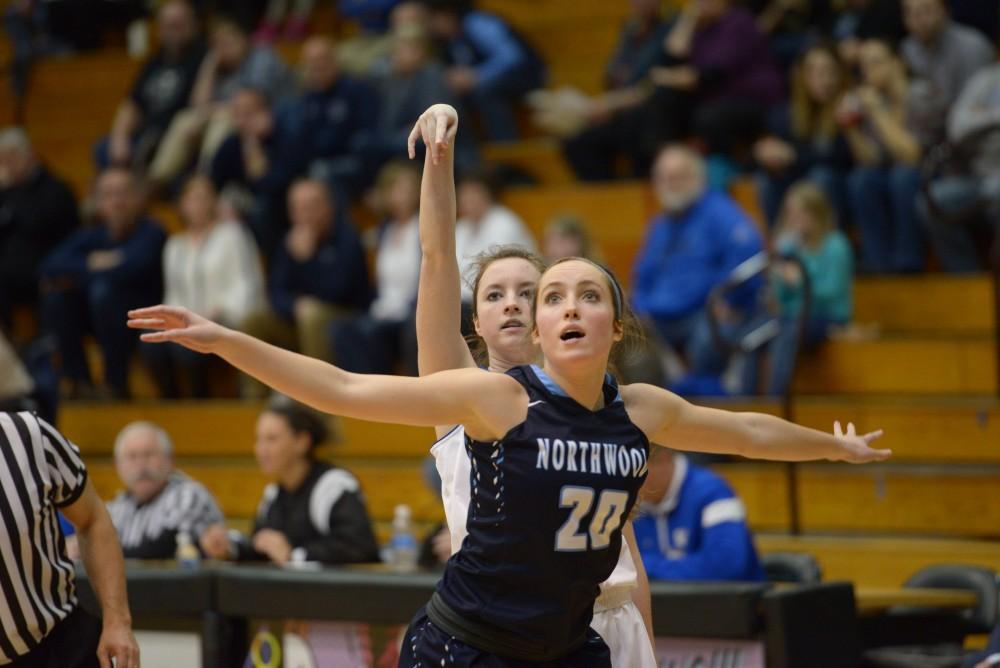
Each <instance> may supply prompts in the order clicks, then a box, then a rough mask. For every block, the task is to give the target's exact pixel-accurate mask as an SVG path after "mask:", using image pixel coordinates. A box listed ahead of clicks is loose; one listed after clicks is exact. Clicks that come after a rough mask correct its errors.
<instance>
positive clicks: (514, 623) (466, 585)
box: [438, 366, 649, 656]
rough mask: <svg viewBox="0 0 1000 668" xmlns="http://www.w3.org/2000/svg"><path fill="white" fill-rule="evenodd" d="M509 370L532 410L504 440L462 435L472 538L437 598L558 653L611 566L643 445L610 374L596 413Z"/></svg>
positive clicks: (543, 380) (642, 465)
mask: <svg viewBox="0 0 1000 668" xmlns="http://www.w3.org/2000/svg"><path fill="white" fill-rule="evenodd" d="M508 375H509V376H511V377H512V378H514V379H515V380H517V381H518V382H519V383H521V385H522V386H523V387H524V388H525V390H526V391H527V393H528V397H529V400H528V401H529V403H528V415H527V417H526V418H525V420H524V422H522V423H521V424H519V425H517V426H516V427H514V428H512V429H511V430H510V431H509V432H508V433H507V435H506V436H504V438H502V439H501V440H498V441H493V442H479V441H473V440H472V439H469V438H467V439H466V447H467V448H468V451H469V456H470V458H471V463H472V470H471V475H470V489H471V500H470V504H469V515H468V521H467V528H468V536H467V537H466V538H465V540H464V542H463V543H462V549H461V550H460V551H459V552H458V553H456V554H455V555H454V556H453V557H452V558H451V560H450V561H449V562H448V567H447V569H446V570H445V574H444V576H443V578H442V580H441V582H440V584H439V585H438V596H439V597H440V598H441V599H442V600H443V601H444V603H446V604H447V605H448V607H450V608H451V609H452V610H453V611H454V612H455V613H458V614H459V615H461V616H462V617H463V618H465V619H467V620H471V621H473V622H477V623H478V624H481V625H486V626H490V627H494V628H498V629H500V630H502V631H505V632H506V634H509V635H511V636H514V637H517V638H522V639H524V640H525V641H528V642H531V643H532V644H535V645H538V646H540V647H543V648H544V650H543V651H544V654H545V655H549V656H559V655H560V654H561V653H562V652H563V651H564V650H566V651H568V650H570V649H572V648H573V647H574V646H575V645H578V644H579V643H580V642H581V640H582V639H583V637H584V635H585V634H586V631H587V629H588V627H589V625H590V619H591V614H592V612H593V607H594V600H595V599H596V598H597V596H598V593H599V584H600V583H601V582H603V581H604V580H606V579H607V578H608V576H609V575H610V574H611V572H612V571H613V570H614V567H615V564H616V563H617V562H618V558H619V553H620V549H621V541H622V536H621V525H622V523H623V522H624V521H625V519H626V518H627V516H628V513H629V512H630V511H631V509H632V506H633V504H634V503H635V501H636V495H637V493H638V490H639V487H640V486H641V485H642V482H643V480H644V479H645V477H646V461H647V457H648V453H649V442H648V440H647V439H646V436H645V434H643V433H642V431H640V430H639V428H638V427H636V426H635V425H634V424H633V423H632V421H631V420H630V419H629V417H628V415H627V414H626V412H625V405H624V403H623V402H622V399H621V395H620V394H619V392H618V386H617V384H616V383H615V382H614V381H613V380H612V379H611V377H610V376H609V377H608V379H607V381H606V382H605V384H604V388H603V391H604V401H605V406H604V408H602V409H600V410H597V411H591V410H588V409H587V408H584V407H583V406H581V405H580V404H578V403H577V402H576V401H574V400H573V399H571V398H570V397H569V396H567V395H566V394H565V392H563V391H562V390H561V389H560V388H559V387H558V386H556V385H555V383H554V382H553V381H552V380H551V379H550V378H549V377H548V376H547V375H546V374H545V373H544V372H543V371H542V370H541V369H540V368H538V367H536V366H521V367H516V368H514V369H511V370H510V371H509V372H508Z"/></svg>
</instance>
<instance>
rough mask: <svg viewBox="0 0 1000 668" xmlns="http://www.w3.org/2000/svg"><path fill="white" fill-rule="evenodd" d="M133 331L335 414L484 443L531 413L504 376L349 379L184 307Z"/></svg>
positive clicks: (472, 373)
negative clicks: (457, 429)
mask: <svg viewBox="0 0 1000 668" xmlns="http://www.w3.org/2000/svg"><path fill="white" fill-rule="evenodd" d="M128 326H129V327H130V328H132V329H146V330H155V331H152V332H147V333H145V334H143V335H142V336H141V338H142V340H143V341H146V342H149V343H165V342H173V343H177V344H180V345H182V346H184V347H186V348H190V349H191V350H195V351H198V352H202V353H214V354H216V355H218V356H219V357H221V358H222V359H224V360H226V361H227V362H229V363H230V364H232V365H233V366H235V367H236V368H237V369H239V370H240V371H243V372H244V373H246V374H248V375H250V376H253V377H254V378H256V379H257V380H259V381H261V382H262V383H264V384H265V385H268V386H270V387H272V388H274V389H275V390H277V391H279V392H281V393H283V394H286V395H288V396H290V397H292V398H293V399H296V400H297V401H301V402H302V403H305V404H308V405H310V406H312V407H313V408H316V409H318V410H321V411H325V412H327V413H333V414H336V415H344V416H347V417H354V418H358V419H362V420H371V421H373V422H390V423H394V424H409V425H415V426H428V427H432V426H434V425H439V424H462V425H465V426H466V429H467V430H469V431H473V432H474V433H475V434H476V436H477V437H482V438H499V437H501V436H503V435H504V434H505V433H506V432H507V430H509V429H510V428H511V427H513V426H514V425H516V424H518V423H520V422H521V421H523V420H524V416H525V414H526V413H527V401H528V400H527V394H526V393H525V392H524V390H523V388H521V386H520V385H519V384H518V383H517V381H515V380H514V379H512V378H510V377H508V376H505V375H502V374H491V373H483V372H482V371H479V370H478V369H457V370H453V371H446V372H442V373H439V374H434V375H432V376H424V377H421V378H412V377H405V376H377V375H368V374H356V373H349V372H347V371H344V370H343V369H340V368H338V367H336V366H334V365H332V364H328V363H327V362H323V361H321V360H317V359H314V358H311V357H306V356H305V355H300V354H298V353H293V352H291V351H289V350H284V349H282V348H278V347H277V346H272V345H270V344H268V343H265V342H263V341H261V340H259V339H255V338H254V337H252V336H248V335H247V334H243V333H242V332H237V331H234V330H231V329H228V328H226V327H223V326H222V325H219V324H218V323H215V322H212V321H211V320H208V319H207V318H203V317H201V316H199V315H197V314H195V313H192V312H191V311H189V310H187V309H185V308H183V307H179V306H163V305H160V306H151V307H148V308H142V309H137V310H134V311H130V312H129V320H128Z"/></svg>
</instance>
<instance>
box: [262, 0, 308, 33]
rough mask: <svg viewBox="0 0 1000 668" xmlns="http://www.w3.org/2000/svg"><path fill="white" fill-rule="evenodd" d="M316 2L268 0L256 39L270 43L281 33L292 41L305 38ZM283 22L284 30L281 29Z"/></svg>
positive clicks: (306, 0) (305, 0)
mask: <svg viewBox="0 0 1000 668" xmlns="http://www.w3.org/2000/svg"><path fill="white" fill-rule="evenodd" d="M289 4H291V7H289ZM315 4H316V2H315V0H268V2H267V9H265V10H264V17H263V18H262V19H261V22H260V26H259V27H258V28H257V32H255V33H254V35H253V37H254V40H255V41H257V42H264V43H269V42H273V41H274V40H276V39H277V38H278V36H279V35H280V36H281V38H282V39H284V40H287V41H290V42H297V41H300V40H302V39H304V38H305V37H306V35H308V34H309V16H310V15H311V14H312V10H313V5H315ZM282 24H284V26H285V28H284V30H282V29H281V26H282Z"/></svg>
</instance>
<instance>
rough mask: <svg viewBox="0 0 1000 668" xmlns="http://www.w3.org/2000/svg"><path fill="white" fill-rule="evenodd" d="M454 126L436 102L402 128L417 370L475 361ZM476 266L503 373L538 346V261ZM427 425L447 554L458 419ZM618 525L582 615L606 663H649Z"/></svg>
mask: <svg viewBox="0 0 1000 668" xmlns="http://www.w3.org/2000/svg"><path fill="white" fill-rule="evenodd" d="M439 127H441V128H444V131H445V132H444V137H443V142H441V144H443V145H438V146H437V147H435V146H434V144H435V140H436V139H437V134H438V128H439ZM457 129H458V113H457V112H456V111H455V109H454V108H453V107H451V106H449V105H445V104H438V105H434V106H433V107H431V108H429V109H428V110H427V111H426V112H424V114H422V115H421V117H420V119H419V120H418V121H417V124H416V126H415V127H414V129H413V132H412V133H411V135H410V157H411V158H412V157H414V153H415V142H416V140H417V139H418V138H421V139H423V141H424V143H425V145H426V146H427V149H428V150H427V153H426V155H425V157H424V172H423V183H422V191H423V192H422V193H421V201H422V202H423V206H421V207H420V241H421V247H422V248H423V256H422V258H421V264H420V284H419V290H418V298H417V350H418V358H419V367H420V374H421V375H426V374H429V373H436V372H438V371H444V370H446V369H461V368H474V367H475V366H476V362H475V360H473V357H472V355H471V354H470V352H469V346H468V345H467V344H466V342H465V340H464V339H463V338H462V335H461V331H460V325H461V323H460V319H461V280H462V278H463V277H461V276H460V273H459V271H460V270H459V265H458V260H457V258H456V256H455V181H454V167H453V152H452V151H451V150H450V149H451V148H452V145H451V142H452V141H453V139H454V136H455V133H456V131H457ZM435 148H436V153H437V154H436V155H435V151H434V149H435ZM435 158H436V160H435ZM476 268H477V271H476V275H475V276H474V277H472V278H471V281H472V283H473V295H472V298H473V306H472V313H473V322H474V324H475V328H476V332H477V335H478V336H479V338H480V339H481V342H482V343H483V344H485V351H479V352H485V354H486V357H487V360H486V365H487V368H488V369H489V370H490V371H498V372H501V373H504V372H506V371H508V370H509V369H510V368H512V367H513V366H516V365H518V364H530V363H532V362H536V361H538V360H539V358H540V355H539V350H538V346H537V345H535V344H534V343H533V342H532V341H531V337H530V336H529V327H530V325H531V321H532V318H531V310H530V309H531V299H532V297H533V296H534V293H535V288H537V287H538V277H539V276H540V275H541V272H542V271H543V270H544V262H543V261H542V259H541V258H539V257H537V256H536V255H534V254H533V253H531V252H530V251H527V250H526V249H522V248H517V247H502V248H498V249H496V250H491V252H489V253H487V254H486V255H484V256H482V257H480V258H479V260H478V262H477V263H476ZM437 435H438V437H439V439H438V441H437V443H435V444H434V446H433V447H432V448H431V454H432V455H433V456H434V462H435V464H436V466H437V469H438V473H439V474H440V475H441V497H442V501H443V503H444V507H445V515H446V519H447V520H448V530H449V531H450V533H451V548H452V553H453V554H454V553H455V552H458V550H459V547H460V546H461V545H462V540H463V539H464V538H465V536H466V521H467V519H468V515H469V512H468V511H469V501H470V499H469V496H470V492H469V475H470V469H471V463H470V459H469V455H468V454H467V453H466V450H465V434H464V432H463V431H462V429H461V427H455V428H450V427H440V426H439V427H437ZM622 534H623V536H624V537H625V540H624V541H623V542H622V548H621V554H620V556H619V559H618V564H617V565H616V566H615V569H614V571H613V572H612V574H611V576H610V577H609V578H608V579H607V580H606V581H605V582H603V583H601V594H600V596H599V597H598V598H597V601H596V603H595V604H594V618H593V620H592V621H591V623H590V625H591V627H592V628H593V629H594V630H595V631H597V632H598V634H600V636H601V637H602V638H603V639H604V641H605V642H606V643H607V645H608V647H609V649H610V651H611V663H612V665H613V666H615V668H656V658H655V656H654V654H653V645H652V637H653V634H652V618H651V611H650V599H649V582H648V580H647V579H646V571H645V569H644V568H643V564H642V559H641V557H640V556H639V552H638V549H637V547H636V544H635V534H634V533H633V531H632V523H631V522H630V521H627V522H626V524H625V526H624V527H622Z"/></svg>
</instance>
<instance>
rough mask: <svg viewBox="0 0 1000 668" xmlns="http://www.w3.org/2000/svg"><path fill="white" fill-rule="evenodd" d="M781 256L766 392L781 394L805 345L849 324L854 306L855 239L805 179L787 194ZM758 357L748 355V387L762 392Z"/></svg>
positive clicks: (778, 244) (778, 234)
mask: <svg viewBox="0 0 1000 668" xmlns="http://www.w3.org/2000/svg"><path fill="white" fill-rule="evenodd" d="M774 246H775V248H774V250H775V253H776V256H777V258H778V260H777V262H776V265H775V271H774V273H773V275H772V276H771V285H772V288H773V293H774V298H775V301H776V302H777V318H778V323H779V330H778V334H777V336H776V337H775V338H774V339H772V340H771V342H770V343H769V344H768V347H767V352H768V357H769V360H768V361H769V367H770V369H769V372H768V375H767V382H766V384H765V387H764V388H763V389H764V393H765V394H768V395H772V396H780V395H782V394H784V393H785V391H786V390H787V389H788V387H789V385H790V384H791V382H792V375H793V372H794V370H795V358H796V355H797V354H798V351H799V349H802V348H805V349H814V348H816V347H817V346H819V345H820V344H822V343H823V342H824V341H826V339H827V338H828V337H829V336H830V333H831V332H832V331H834V330H835V329H836V328H838V327H842V326H844V325H847V324H848V323H849V322H850V320H851V312H852V310H853V295H852V288H853V285H852V282H853V281H852V279H853V273H854V256H853V252H852V251H851V244H850V242H849V241H848V240H847V237H845V236H844V234H843V233H842V232H840V231H839V230H838V229H837V221H836V218H835V215H834V212H833V208H832V207H831V206H830V202H829V201H828V200H827V198H826V196H825V195H824V194H823V191H822V190H821V189H820V188H819V187H817V186H816V185H814V184H812V183H809V182H807V181H802V182H799V183H797V184H796V185H794V186H792V188H791V189H790V190H789V191H788V194H787V195H786V196H785V203H784V206H783V207H782V211H781V218H780V219H779V222H778V226H777V229H776V230H775V243H774ZM792 258H797V259H798V260H800V261H801V262H802V265H803V266H804V267H805V273H806V276H807V277H808V280H809V290H810V305H809V313H808V315H807V316H806V321H805V330H804V331H803V332H802V339H801V340H800V339H799V331H798V324H799V323H798V318H799V314H800V313H801V311H802V304H803V276H802V269H801V268H800V266H799V265H798V264H797V263H796V262H793V261H792ZM756 357H757V356H751V358H750V359H748V360H747V365H746V371H747V374H746V376H745V377H744V383H745V386H744V392H745V393H747V394H756V393H757V389H758V388H757V362H758V360H757V359H756Z"/></svg>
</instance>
